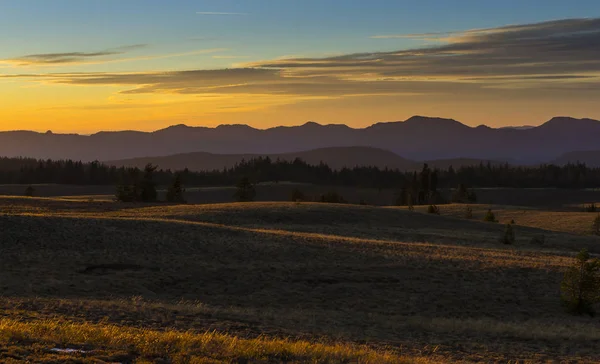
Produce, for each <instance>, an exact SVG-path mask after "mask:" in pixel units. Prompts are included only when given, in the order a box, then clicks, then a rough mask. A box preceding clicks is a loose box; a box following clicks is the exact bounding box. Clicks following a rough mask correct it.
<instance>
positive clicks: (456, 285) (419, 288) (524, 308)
mask: <svg viewBox="0 0 600 364" xmlns="http://www.w3.org/2000/svg"><path fill="white" fill-rule="evenodd" d="M486 208H487V206H484V205H478V206H473V211H474V215H475V217H474V219H473V220H466V219H464V218H462V215H461V211H464V209H465V206H460V205H449V206H441V209H442V215H448V216H437V215H430V214H425V213H420V212H419V211H415V212H410V211H406V210H405V209H403V208H389V207H388V208H383V207H372V206H354V205H328V204H313V203H267V202H262V203H249V204H213V205H179V206H174V205H160V204H157V205H136V204H119V203H113V202H108V201H106V202H103V201H89V200H83V199H51V198H48V199H40V198H18V197H0V247H1V252H2V253H1V254H0V267H1V269H0V295H1V298H0V361H1V362H9V360H13V361H14V362H19V361H23V360H25V359H29V360H31V361H33V362H35V361H36V360H37V361H39V362H44V361H46V362H52V360H54V362H61V361H64V360H66V359H67V358H68V359H70V360H72V362H86V361H87V362H102V361H104V362H182V363H183V362H206V363H211V362H215V363H217V362H250V363H254V362H256V363H270V362H331V363H337V362H348V363H352V362H359V363H369V362H372V363H380V362H383V363H384V362H390V363H396V362H424V363H426V362H460V361H463V362H508V361H513V362H514V361H517V360H520V361H524V362H542V361H561V362H597V361H598V360H600V352H598V350H597V348H598V347H599V345H600V321H598V318H597V317H595V318H591V317H573V316H570V315H569V314H567V313H565V312H564V310H563V307H562V306H561V303H560V300H559V293H560V291H559V286H560V281H561V279H562V272H563V271H564V269H565V268H566V267H567V266H568V265H569V264H571V262H572V260H573V258H572V257H573V256H574V255H575V253H576V252H577V251H578V250H579V249H581V248H582V247H587V248H588V249H589V250H590V251H591V252H593V253H595V254H598V253H600V238H598V237H594V236H589V235H583V234H575V233H577V232H581V233H584V231H583V230H584V225H585V224H584V223H581V225H577V224H573V223H571V221H578V220H581V219H582V217H581V216H579V215H577V217H573V218H572V219H573V220H569V219H570V216H571V215H569V214H578V213H577V212H562V214H564V215H552V214H554V213H557V212H552V213H551V212H545V213H546V215H544V211H542V210H535V209H531V208H529V209H525V208H518V207H506V209H505V210H501V209H500V207H498V206H496V205H494V211H496V212H497V217H498V218H499V220H500V221H501V222H504V220H505V219H512V218H514V219H515V221H516V223H517V226H516V227H515V231H516V236H517V241H516V243H515V244H514V245H512V246H506V245H503V244H500V243H499V242H498V240H499V237H500V236H501V234H502V232H503V230H504V226H503V225H502V224H496V223H485V222H482V221H480V220H481V218H480V217H481V216H480V215H481V214H483V212H484V211H486ZM417 210H419V208H417ZM521 210H524V211H526V212H525V213H521V212H520V211H521ZM518 213H521V216H520V217H518V218H517V217H514V216H513V215H511V214H518ZM515 216H516V215H515ZM585 216H586V217H590V218H591V217H592V216H593V215H591V214H585ZM590 224H591V220H590ZM557 226H558V227H560V228H557ZM544 228H546V229H544ZM548 228H551V230H549V229H548ZM540 234H544V235H545V237H546V239H545V242H544V243H543V244H541V245H540V244H538V243H535V242H532V238H533V237H536V236H538V235H540ZM149 342H151V343H155V346H152V345H148V343H149ZM53 348H73V349H80V350H83V352H75V353H64V352H55V351H51V349H53Z"/></svg>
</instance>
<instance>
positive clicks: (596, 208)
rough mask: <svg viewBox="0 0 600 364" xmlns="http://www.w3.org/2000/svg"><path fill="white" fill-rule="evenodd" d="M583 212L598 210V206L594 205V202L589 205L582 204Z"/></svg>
mask: <svg viewBox="0 0 600 364" xmlns="http://www.w3.org/2000/svg"><path fill="white" fill-rule="evenodd" d="M583 209H584V211H585V212H598V207H596V204H595V203H591V204H589V205H586V206H584V208H583Z"/></svg>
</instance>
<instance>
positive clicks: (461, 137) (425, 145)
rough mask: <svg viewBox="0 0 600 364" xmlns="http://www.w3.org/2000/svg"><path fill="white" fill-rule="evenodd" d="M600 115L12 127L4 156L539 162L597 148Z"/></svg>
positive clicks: (0, 139) (0, 140) (2, 137)
mask: <svg viewBox="0 0 600 364" xmlns="http://www.w3.org/2000/svg"><path fill="white" fill-rule="evenodd" d="M598 140H600V121H598V120H592V119H574V118H569V117H556V118H553V119H551V120H549V121H548V122H546V123H544V124H542V125H540V126H537V127H534V128H526V129H515V128H509V129H494V128H490V127H488V126H485V125H481V126H478V127H470V126H467V125H464V124H462V123H460V122H458V121H456V120H452V119H442V118H430V117H423V116H414V117H411V118H410V119H408V120H406V121H403V122H386V123H377V124H374V125H372V126H369V127H367V128H363V129H353V128H350V127H348V126H346V125H321V124H317V123H314V122H309V123H306V124H304V125H301V126H294V127H275V128H270V129H265V130H261V129H255V128H252V127H250V126H247V125H221V126H218V127H216V128H207V127H189V126H186V125H175V126H171V127H168V128H166V129H162V130H157V131H155V132H137V131H121V132H99V133H96V134H93V135H89V136H86V135H77V134H54V133H51V132H47V133H36V132H30V131H13V132H2V133H0V155H2V156H24V157H34V158H44V159H45V158H51V159H65V158H71V159H77V160H83V161H91V160H119V159H129V158H138V157H147V156H157V155H158V156H164V155H173V154H181V153H192V152H199V151H203V152H207V153H214V154H246V153H247V154H262V155H265V154H267V155H271V154H282V153H292V152H298V151H302V150H312V149H319V148H327V147H351V146H365V147H375V148H381V149H385V150H389V151H391V152H393V153H396V154H398V155H401V156H403V157H404V158H408V159H413V160H434V159H453V158H475V159H492V160H515V161H517V162H519V163H524V164H525V163H538V162H548V161H551V160H554V159H555V158H556V157H557V156H560V155H562V154H564V153H567V152H571V151H573V150H596V149H597V148H598Z"/></svg>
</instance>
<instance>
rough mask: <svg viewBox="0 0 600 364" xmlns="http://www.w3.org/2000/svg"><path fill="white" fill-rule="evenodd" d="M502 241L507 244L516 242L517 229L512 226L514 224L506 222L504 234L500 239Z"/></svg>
mask: <svg viewBox="0 0 600 364" xmlns="http://www.w3.org/2000/svg"><path fill="white" fill-rule="evenodd" d="M500 242H501V243H503V244H506V245H512V244H514V243H515V231H514V229H513V227H512V224H506V228H505V229H504V235H503V236H502V238H501V239H500Z"/></svg>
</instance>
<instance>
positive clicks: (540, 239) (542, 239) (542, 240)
mask: <svg viewBox="0 0 600 364" xmlns="http://www.w3.org/2000/svg"><path fill="white" fill-rule="evenodd" d="M531 244H534V245H544V244H546V235H544V234H540V235H536V236H534V237H533V238H531Z"/></svg>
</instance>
